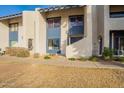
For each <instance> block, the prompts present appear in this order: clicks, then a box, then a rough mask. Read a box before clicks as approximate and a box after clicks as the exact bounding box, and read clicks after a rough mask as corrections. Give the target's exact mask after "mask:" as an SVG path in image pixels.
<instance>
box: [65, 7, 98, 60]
mask: <svg viewBox="0 0 124 93" xmlns="http://www.w3.org/2000/svg"><path fill="white" fill-rule="evenodd" d="M93 7H94V6H86V7H85V13H84V15H85V21H84V22H85V37H84V38H83V39H81V40H80V41H78V42H76V43H74V44H71V45H69V46H67V47H66V57H67V58H70V57H80V56H83V57H89V56H92V55H93V48H94V46H93V43H94V42H93V41H92V40H93V37H94V35H93V34H92V33H93V32H94V31H95V30H96V28H93V26H95V25H93V22H94V20H93V18H94V17H93V15H94V14H93V11H94V9H93ZM94 33H95V32H94Z"/></svg>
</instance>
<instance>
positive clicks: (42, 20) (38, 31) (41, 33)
mask: <svg viewBox="0 0 124 93" xmlns="http://www.w3.org/2000/svg"><path fill="white" fill-rule="evenodd" d="M35 25H36V27H35V53H39V54H41V55H46V15H45V14H44V13H42V14H41V13H40V12H39V11H38V10H37V9H36V11H35Z"/></svg>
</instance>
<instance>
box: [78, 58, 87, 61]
mask: <svg viewBox="0 0 124 93" xmlns="http://www.w3.org/2000/svg"><path fill="white" fill-rule="evenodd" d="M77 60H79V61H86V60H87V58H84V57H80V58H77Z"/></svg>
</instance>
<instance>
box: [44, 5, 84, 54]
mask: <svg viewBox="0 0 124 93" xmlns="http://www.w3.org/2000/svg"><path fill="white" fill-rule="evenodd" d="M71 15H84V7H81V8H73V9H67V10H59V11H53V12H48V13H46V18H51V17H61V39H60V40H61V42H60V43H61V46H60V49H61V53H62V54H63V55H65V54H66V46H67V32H68V30H69V28H68V27H69V16H71Z"/></svg>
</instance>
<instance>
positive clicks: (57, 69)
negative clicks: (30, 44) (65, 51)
mask: <svg viewBox="0 0 124 93" xmlns="http://www.w3.org/2000/svg"><path fill="white" fill-rule="evenodd" d="M0 87H10V88H14V87H21V88H22V87H26V88H27V87H31V88H32V87H54V88H56V87H80V88H81V87H124V70H123V69H98V68H76V67H63V66H51V65H45V64H44V65H43V64H33V63H16V64H13V63H6V64H4V63H2V64H0Z"/></svg>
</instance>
